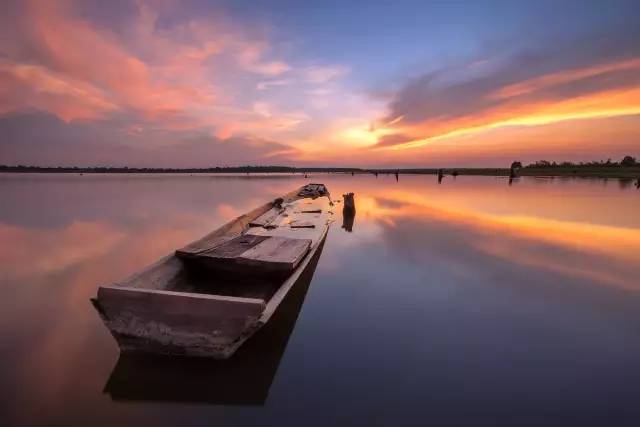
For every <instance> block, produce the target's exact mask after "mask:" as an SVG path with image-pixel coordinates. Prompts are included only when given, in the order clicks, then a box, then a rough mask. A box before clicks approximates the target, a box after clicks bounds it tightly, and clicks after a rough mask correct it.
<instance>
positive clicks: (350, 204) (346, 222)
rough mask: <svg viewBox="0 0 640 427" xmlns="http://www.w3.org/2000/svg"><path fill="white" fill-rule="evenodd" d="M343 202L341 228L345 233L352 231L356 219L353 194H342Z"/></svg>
mask: <svg viewBox="0 0 640 427" xmlns="http://www.w3.org/2000/svg"><path fill="white" fill-rule="evenodd" d="M342 197H343V198H344V202H343V205H342V228H344V229H345V230H346V231H347V232H349V233H351V232H352V231H353V222H354V221H355V218H356V202H355V200H354V199H353V193H347V194H343V195H342Z"/></svg>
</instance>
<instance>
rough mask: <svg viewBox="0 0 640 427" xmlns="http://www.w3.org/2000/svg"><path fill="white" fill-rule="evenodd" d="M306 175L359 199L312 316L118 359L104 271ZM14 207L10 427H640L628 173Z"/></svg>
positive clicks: (126, 184)
mask: <svg viewBox="0 0 640 427" xmlns="http://www.w3.org/2000/svg"><path fill="white" fill-rule="evenodd" d="M309 181H314V182H324V183H325V184H326V185H327V186H328V187H329V189H330V190H331V192H332V194H333V196H334V198H338V199H339V198H341V197H340V195H341V194H343V193H345V192H354V193H355V198H356V206H357V214H356V217H355V221H354V223H353V224H343V218H342V215H341V212H340V209H337V210H336V215H335V216H336V218H335V219H336V221H335V223H334V224H333V226H332V228H331V230H330V233H329V236H328V238H327V241H326V244H325V247H324V250H323V252H322V256H321V257H320V259H319V262H318V265H317V269H316V272H315V275H314V276H313V279H312V280H311V282H310V284H309V286H308V289H306V288H305V289H302V290H301V291H300V293H299V295H298V302H299V303H300V304H299V305H301V309H300V310H298V308H295V304H294V305H293V306H294V311H295V313H294V315H293V316H292V317H290V318H289V319H288V320H287V321H285V322H284V323H282V324H283V325H285V326H284V327H280V326H278V328H276V329H277V331H276V332H275V334H274V335H268V336H266V337H265V338H261V340H262V342H256V343H254V344H252V345H253V347H255V348H257V349H258V351H256V352H257V354H258V356H256V354H254V353H256V352H250V351H247V352H246V353H245V354H246V355H245V356H242V357H241V358H240V359H238V360H237V361H236V362H233V364H231V365H228V367H224V368H221V367H220V366H218V365H215V364H211V363H209V362H206V361H205V362H203V361H200V362H194V363H190V362H189V363H186V364H185V363H173V362H171V363H167V362H165V361H162V360H160V361H157V360H148V359H144V360H142V361H140V360H131V359H119V355H118V350H117V346H116V344H115V342H114V341H113V339H112V338H111V336H110V335H109V333H108V331H107V330H106V328H105V327H104V326H103V325H102V323H101V321H100V319H99V318H98V316H97V314H96V313H95V312H94V310H93V308H92V307H91V305H90V304H89V298H90V297H92V296H94V295H95V292H96V289H97V287H98V286H99V285H100V284H108V283H110V282H113V281H115V280H118V279H120V278H122V277H124V276H126V275H129V274H131V273H133V272H135V271H137V270H138V269H140V268H142V267H143V266H145V265H147V264H149V263H151V262H153V261H154V260H155V259H157V258H159V257H160V256H163V255H166V254H167V253H170V252H171V251H172V250H174V249H175V248H177V247H180V246H182V245H184V244H186V243H188V242H190V241H192V240H194V239H196V238H199V237H201V236H202V235H204V234H206V233H208V232H209V231H211V230H213V229H215V228H217V227H219V226H220V225H221V224H223V223H224V222H226V221H228V220H230V219H232V218H234V217H235V216H237V215H239V214H242V213H244V212H245V211H247V210H249V209H251V208H253V207H255V206H257V205H259V204H262V203H264V202H265V201H267V200H270V199H273V198H275V197H277V196H279V195H281V194H283V193H285V192H288V191H290V190H291V189H293V188H295V187H297V186H299V185H302V184H303V183H305V182H309ZM0 200H2V203H1V204H0V289H1V292H2V299H1V301H2V303H1V304H0V338H1V341H0V342H1V344H0V354H1V356H2V364H1V365H0V393H1V395H0V399H1V402H2V403H0V405H1V406H0V417H2V418H4V421H3V420H2V419H1V418H0V424H2V425H105V426H107V425H109V426H111V425H123V426H124V425H146V424H153V425H175V424H181V425H203V426H204V425H207V426H209V425H232V426H247V425H276V424H277V425H291V426H300V425H318V426H323V425H347V424H357V425H390V426H395V425H425V424H428V423H433V424H434V425H498V424H501V425H525V424H530V425H540V424H541V423H549V421H550V420H552V421H557V422H558V423H560V424H564V425H568V424H569V423H579V424H580V425H591V424H593V425H613V424H616V423H617V424H622V423H628V424H630V425H634V424H636V425H637V421H638V420H640V405H637V396H638V395H639V393H640V275H639V272H640V215H639V214H638V213H639V212H640V191H638V190H635V188H633V187H632V186H630V185H627V183H625V182H619V181H617V180H608V181H605V180H580V179H558V178H556V179H551V178H522V179H520V180H517V181H515V182H513V183H512V185H509V184H508V181H507V180H506V179H503V178H493V177H463V176H459V177H457V178H456V179H453V178H451V177H446V178H445V180H444V181H443V182H442V184H440V185H438V184H437V180H436V178H435V177H434V176H400V180H399V181H398V182H396V180H395V177H393V176H386V175H380V176H379V177H378V178H375V177H373V176H353V177H352V176H350V175H316V176H311V177H310V179H308V180H305V179H304V178H302V177H301V176H299V175H297V176H293V175H277V176H268V177H267V176H250V177H247V176H207V175H197V176H188V175H89V174H87V175H84V176H80V175H71V174H70V175H45V174H42V175H17V174H13V175H11V174H7V175H0ZM343 225H344V227H343ZM349 229H350V231H349ZM298 307H299V306H298ZM287 322H288V323H287ZM259 355H265V356H264V357H259ZM225 388H226V390H228V392H224V393H220V390H221V389H225ZM602 423H605V424H602ZM612 423H613V424H612Z"/></svg>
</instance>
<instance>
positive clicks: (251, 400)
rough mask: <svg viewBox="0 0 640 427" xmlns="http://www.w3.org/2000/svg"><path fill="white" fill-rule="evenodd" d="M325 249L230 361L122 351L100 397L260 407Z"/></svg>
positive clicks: (319, 252)
mask: <svg viewBox="0 0 640 427" xmlns="http://www.w3.org/2000/svg"><path fill="white" fill-rule="evenodd" d="M323 246H324V243H322V244H321V246H320V247H319V248H318V250H317V251H316V253H315V254H314V256H313V258H312V259H311V261H310V262H309V264H308V265H307V266H306V268H305V270H304V272H303V273H302V274H301V275H300V277H299V278H298V280H297V281H296V283H295V285H294V286H293V288H292V289H291V291H290V292H289V293H288V294H287V296H286V297H285V299H284V300H283V301H282V303H281V304H280V306H279V307H278V309H277V310H276V312H275V313H274V315H273V317H272V318H271V320H270V321H269V322H268V323H267V324H266V325H265V326H264V327H263V328H262V329H261V330H259V331H258V332H257V333H256V334H255V335H254V336H253V337H251V338H250V339H249V340H248V341H247V342H246V343H245V344H244V345H243V346H242V347H240V349H239V350H238V351H237V352H236V353H235V354H234V355H233V356H232V357H231V358H230V359H226V360H214V359H206V358H186V357H163V356H150V355H141V354H126V353H121V354H120V358H119V359H118V362H117V363H116V366H115V367H114V369H113V371H112V372H111V376H110V377H109V380H108V381H107V384H106V385H105V388H104V393H106V394H109V395H110V397H111V399H113V400H116V401H159V402H182V403H185V402H191V403H209V404H220V405H264V403H265V401H266V399H267V396H268V394H269V388H270V387H271V384H272V382H273V379H274V378H275V375H276V372H277V370H278V366H279V364H280V360H281V359H282V356H283V354H284V351H285V349H286V347H287V342H288V341H289V337H290V336H291V333H292V332H293V329H294V326H295V323H296V320H297V318H298V314H299V313H300V309H301V308H302V304H303V303H304V299H305V296H306V294H307V290H308V289H309V285H310V284H311V280H312V279H313V274H314V272H315V269H316V265H317V263H318V260H319V258H320V255H321V253H322V249H323Z"/></svg>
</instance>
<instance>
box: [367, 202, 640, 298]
mask: <svg viewBox="0 0 640 427" xmlns="http://www.w3.org/2000/svg"><path fill="white" fill-rule="evenodd" d="M371 204H372V205H375V206H377V208H376V209H371V210H370V211H369V216H370V218H371V219H374V220H379V221H380V222H381V223H384V224H387V225H388V226H393V227H394V229H393V230H392V231H389V230H388V233H387V234H386V236H385V238H389V234H391V233H396V234H406V237H410V236H412V235H413V236H414V237H415V236H416V235H420V236H421V237H422V238H421V239H420V243H419V244H420V245H424V246H428V245H429V241H433V240H434V239H435V241H436V242H437V243H436V244H437V247H438V251H437V253H435V254H430V256H431V257H436V258H442V256H448V257H449V258H451V261H453V262H456V263H461V265H460V267H461V268H464V267H465V265H464V264H465V262H466V260H465V259H464V258H463V257H462V254H463V253H464V252H465V251H463V250H462V249H463V247H472V248H474V250H475V251H477V252H482V253H483V254H485V255H489V256H491V257H493V258H495V259H501V260H504V261H508V262H512V263H518V264H521V265H523V266H529V267H532V268H540V269H547V270H551V271H554V272H556V273H558V274H560V275H567V276H578V277H583V278H586V279H590V280H594V281H598V282H603V283H608V284H612V285H616V286H620V287H623V288H627V289H634V290H638V287H639V286H640V285H639V284H638V282H637V278H636V277H635V271H636V270H637V266H638V265H640V230H638V229H635V228H628V227H614V226H605V225H597V224H590V223H582V222H570V221H558V220H550V219H545V218H537V217H528V216H521V215H496V214H489V213H483V212H479V211H473V210H471V209H464V208H458V209H455V210H454V209H451V208H449V207H448V206H440V205H434V202H433V201H432V200H429V199H427V198H426V197H424V196H421V195H419V194H416V193H414V192H404V191H388V190H387V191H385V192H384V194H383V195H381V196H379V198H377V199H374V201H373V202H371ZM434 222H436V224H433V223H434ZM429 224H431V225H429ZM405 227H412V228H413V229H412V230H411V231H410V232H408V233H407V232H406V231H404V230H402V228H405ZM452 244H453V247H451V245H452ZM422 249H424V248H422ZM416 252H417V253H419V252H420V249H416Z"/></svg>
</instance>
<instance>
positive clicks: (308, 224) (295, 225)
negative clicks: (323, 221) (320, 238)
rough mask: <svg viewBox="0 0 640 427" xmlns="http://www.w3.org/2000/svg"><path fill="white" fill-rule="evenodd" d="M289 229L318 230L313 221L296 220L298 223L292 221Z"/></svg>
mask: <svg viewBox="0 0 640 427" xmlns="http://www.w3.org/2000/svg"><path fill="white" fill-rule="evenodd" d="M289 227H291V228H316V225H315V224H314V223H313V222H311V221H299V220H296V221H292V222H291V223H290V224H289Z"/></svg>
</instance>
